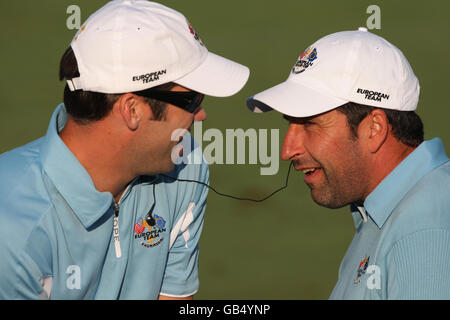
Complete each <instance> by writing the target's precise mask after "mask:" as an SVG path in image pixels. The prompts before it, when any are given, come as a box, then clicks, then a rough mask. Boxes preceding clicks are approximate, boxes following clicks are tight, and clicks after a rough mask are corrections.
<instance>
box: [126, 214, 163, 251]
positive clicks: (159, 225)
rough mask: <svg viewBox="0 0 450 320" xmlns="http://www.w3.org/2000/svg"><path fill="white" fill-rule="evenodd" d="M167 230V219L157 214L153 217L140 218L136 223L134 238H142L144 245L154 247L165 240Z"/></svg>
mask: <svg viewBox="0 0 450 320" xmlns="http://www.w3.org/2000/svg"><path fill="white" fill-rule="evenodd" d="M166 231H167V229H166V220H164V218H163V217H160V216H158V215H156V214H155V215H153V219H144V218H141V219H139V221H138V222H137V223H136V224H135V225H134V239H135V240H136V239H139V240H141V245H143V246H144V247H146V248H152V247H155V246H157V245H159V244H160V243H161V242H162V241H163V240H164V235H165V232H166Z"/></svg>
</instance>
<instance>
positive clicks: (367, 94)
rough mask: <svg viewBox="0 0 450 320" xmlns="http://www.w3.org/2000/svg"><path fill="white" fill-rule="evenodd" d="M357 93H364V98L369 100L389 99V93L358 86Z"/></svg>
mask: <svg viewBox="0 0 450 320" xmlns="http://www.w3.org/2000/svg"><path fill="white" fill-rule="evenodd" d="M356 93H359V94H363V95H364V99H367V100H375V101H378V102H381V99H386V100H389V95H388V94H386V93H382V92H377V91H372V90H367V89H361V88H358V90H356Z"/></svg>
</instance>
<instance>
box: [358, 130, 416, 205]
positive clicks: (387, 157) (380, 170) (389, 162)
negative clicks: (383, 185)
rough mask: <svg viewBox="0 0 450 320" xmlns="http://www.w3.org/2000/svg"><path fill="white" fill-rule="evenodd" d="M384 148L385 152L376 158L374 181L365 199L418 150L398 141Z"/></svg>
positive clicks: (372, 170)
mask: <svg viewBox="0 0 450 320" xmlns="http://www.w3.org/2000/svg"><path fill="white" fill-rule="evenodd" d="M391 139H393V138H391ZM383 147H384V148H383V150H382V151H381V152H380V153H378V154H377V155H376V156H375V159H374V164H373V166H371V168H370V171H371V173H372V174H371V176H372V179H371V184H370V188H369V192H368V193H367V194H366V197H365V198H367V196H368V195H369V194H370V193H371V192H372V191H373V190H374V189H375V188H376V187H377V186H378V185H379V184H380V182H381V181H383V180H384V179H385V178H386V177H387V176H388V175H389V174H390V173H391V172H392V171H393V170H394V169H395V168H396V167H397V166H398V165H399V164H400V163H401V162H402V161H403V160H404V159H405V158H406V157H407V156H408V155H409V154H410V153H411V152H413V151H414V150H415V149H416V147H411V146H407V145H405V144H403V143H400V142H398V141H397V140H395V141H392V143H387V144H385V145H384V146H383Z"/></svg>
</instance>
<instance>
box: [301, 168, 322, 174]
mask: <svg viewBox="0 0 450 320" xmlns="http://www.w3.org/2000/svg"><path fill="white" fill-rule="evenodd" d="M317 169H320V168H306V169H302V172H303V173H304V174H305V175H309V174H312V173H314V171H316V170H317Z"/></svg>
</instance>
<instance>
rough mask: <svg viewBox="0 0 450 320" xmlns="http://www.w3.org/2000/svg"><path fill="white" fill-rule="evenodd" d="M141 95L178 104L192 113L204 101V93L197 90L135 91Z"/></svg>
mask: <svg viewBox="0 0 450 320" xmlns="http://www.w3.org/2000/svg"><path fill="white" fill-rule="evenodd" d="M133 93H134V94H137V95H139V96H144V97H147V98H152V99H156V100H159V101H163V102H167V103H170V104H173V105H174V106H177V107H179V108H181V109H183V110H186V111H188V112H190V113H194V112H195V110H197V108H198V107H199V106H200V104H201V103H202V101H203V98H204V96H205V95H204V94H203V93H199V92H196V91H161V90H152V89H147V90H142V91H136V92H133Z"/></svg>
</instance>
